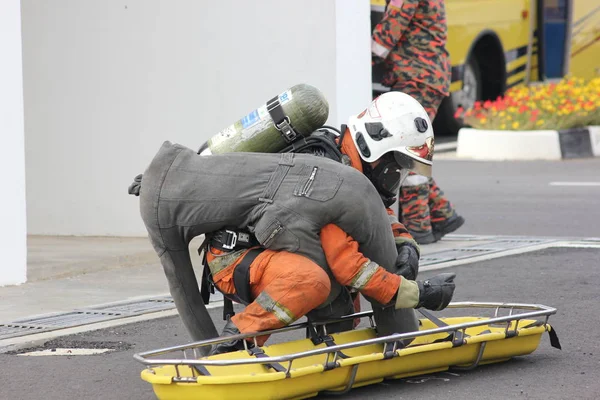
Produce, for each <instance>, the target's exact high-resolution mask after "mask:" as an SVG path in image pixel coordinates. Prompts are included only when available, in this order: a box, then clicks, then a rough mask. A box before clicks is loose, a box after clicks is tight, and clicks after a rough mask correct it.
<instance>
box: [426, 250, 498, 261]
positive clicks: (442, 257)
mask: <svg viewBox="0 0 600 400" xmlns="http://www.w3.org/2000/svg"><path fill="white" fill-rule="evenodd" d="M496 251H498V249H495V248H475V247H467V248H464V249H450V250H444V251H440V252H437V253H432V254H427V255H426V256H423V257H421V262H420V264H421V265H430V264H439V263H442V262H447V261H454V260H460V259H463V258H470V257H475V256H480V255H482V254H489V253H493V252H496Z"/></svg>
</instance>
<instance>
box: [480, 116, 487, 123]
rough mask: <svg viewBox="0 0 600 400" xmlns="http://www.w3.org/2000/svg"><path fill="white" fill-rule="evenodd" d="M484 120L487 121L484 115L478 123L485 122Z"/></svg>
mask: <svg viewBox="0 0 600 400" xmlns="http://www.w3.org/2000/svg"><path fill="white" fill-rule="evenodd" d="M486 122H487V118H485V117H484V118H481V119H480V120H479V123H481V124H485V123H486Z"/></svg>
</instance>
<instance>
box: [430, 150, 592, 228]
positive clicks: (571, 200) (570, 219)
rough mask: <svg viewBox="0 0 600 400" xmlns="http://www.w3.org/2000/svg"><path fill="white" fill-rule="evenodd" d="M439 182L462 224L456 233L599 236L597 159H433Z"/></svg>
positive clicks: (434, 170) (434, 172)
mask: <svg viewBox="0 0 600 400" xmlns="http://www.w3.org/2000/svg"><path fill="white" fill-rule="evenodd" d="M433 174H434V177H435V179H436V181H437V182H438V184H439V186H440V187H441V188H442V190H444V191H445V192H446V194H447V195H448V198H449V199H450V201H451V202H452V203H453V204H454V205H455V206H456V209H457V210H458V212H459V213H460V214H461V215H463V216H464V217H465V218H466V220H467V222H466V223H465V225H464V226H463V227H462V228H461V229H460V230H459V231H458V232H456V233H470V234H498V235H540V236H574V237H584V236H585V237H600V186H550V185H549V184H550V183H551V182H597V183H600V159H584V160H570V161H562V162H556V161H522V162H516V161H511V162H476V161H446V160H440V161H438V162H436V161H435V157H434V167H433Z"/></svg>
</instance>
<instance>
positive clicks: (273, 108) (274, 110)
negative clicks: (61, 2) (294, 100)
mask: <svg viewBox="0 0 600 400" xmlns="http://www.w3.org/2000/svg"><path fill="white" fill-rule="evenodd" d="M267 111H268V112H269V115H270V116H271V118H273V123H274V124H275V128H277V130H278V131H279V132H280V133H281V136H283V138H284V139H285V141H286V142H288V143H292V142H293V141H294V140H296V139H297V138H298V134H297V133H296V131H295V130H294V127H293V126H292V121H290V117H288V116H287V115H285V113H284V112H283V107H282V106H281V103H280V102H279V96H275V97H273V98H272V99H271V100H269V101H268V102H267Z"/></svg>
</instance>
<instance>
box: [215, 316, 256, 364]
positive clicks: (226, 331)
mask: <svg viewBox="0 0 600 400" xmlns="http://www.w3.org/2000/svg"><path fill="white" fill-rule="evenodd" d="M239 334H240V330H239V329H238V328H237V326H235V325H234V324H233V322H231V319H228V320H227V323H226V324H225V327H224V328H223V332H221V337H224V336H234V335H239ZM243 340H244V339H237V340H232V341H230V342H224V343H219V344H214V345H213V346H212V348H211V350H210V354H209V355H211V356H214V355H215V354H223V353H231V352H232V351H238V350H244V349H245V347H244V342H243ZM247 346H248V348H249V349H250V348H252V347H254V344H253V343H247Z"/></svg>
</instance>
